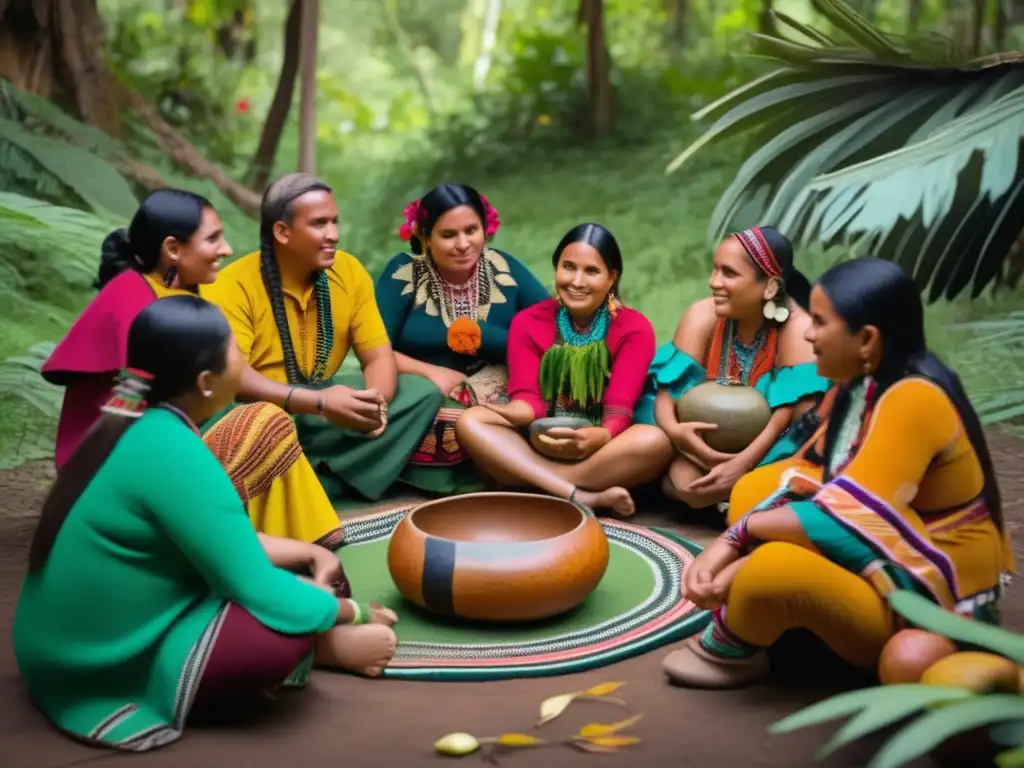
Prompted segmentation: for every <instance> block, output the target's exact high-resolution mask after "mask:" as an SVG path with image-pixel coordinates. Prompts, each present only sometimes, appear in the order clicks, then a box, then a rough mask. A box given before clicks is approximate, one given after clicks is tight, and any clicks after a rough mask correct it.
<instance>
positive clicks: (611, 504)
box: [576, 488, 636, 517]
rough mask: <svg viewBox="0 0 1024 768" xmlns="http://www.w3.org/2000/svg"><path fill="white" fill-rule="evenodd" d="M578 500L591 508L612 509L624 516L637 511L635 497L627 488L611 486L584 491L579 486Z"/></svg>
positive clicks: (577, 491)
mask: <svg viewBox="0 0 1024 768" xmlns="http://www.w3.org/2000/svg"><path fill="white" fill-rule="evenodd" d="M576 501H578V502H579V503H580V504H583V505H585V506H587V507H590V508H591V509H610V510H612V511H613V512H617V513H618V514H620V515H622V516H623V517H629V516H630V515H632V514H633V513H634V512H636V504H634V503H633V497H632V496H630V495H629V491H627V490H626V489H625V488H609V489H608V490H606V491H584V490H583V489H580V488H578V489H577V490H576Z"/></svg>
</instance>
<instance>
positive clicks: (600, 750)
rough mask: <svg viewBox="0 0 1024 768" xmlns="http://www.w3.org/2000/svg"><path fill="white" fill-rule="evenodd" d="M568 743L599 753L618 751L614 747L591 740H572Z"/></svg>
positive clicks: (608, 753) (585, 750)
mask: <svg viewBox="0 0 1024 768" xmlns="http://www.w3.org/2000/svg"><path fill="white" fill-rule="evenodd" d="M570 743H571V744H572V745H573V746H574V747H576V749H582V750H583V751H584V752H597V753H599V754H604V755H610V754H613V753H615V752H618V751H619V750H617V749H616V748H615V747H602V746H600V745H597V744H594V743H593V742H590V741H584V740H577V741H572V742H570Z"/></svg>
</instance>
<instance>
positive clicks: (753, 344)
mask: <svg viewBox="0 0 1024 768" xmlns="http://www.w3.org/2000/svg"><path fill="white" fill-rule="evenodd" d="M708 286H709V287H710V288H711V296H710V297H709V298H706V299H701V300H699V301H697V302H695V303H694V304H692V305H691V306H690V307H689V309H687V310H686V312H685V313H684V314H683V317H682V319H681V320H680V321H679V326H678V327H677V328H676V333H675V337H674V338H673V339H672V341H671V342H669V343H667V344H665V345H664V346H662V347H661V348H660V349H659V350H658V352H657V354H656V355H655V356H654V362H653V363H652V364H651V368H650V371H649V375H648V379H647V384H646V386H645V391H644V396H643V397H642V398H641V401H640V404H639V406H638V407H637V413H636V419H637V421H638V422H641V423H644V424H657V425H658V426H659V427H661V428H662V429H663V430H664V431H665V432H666V433H667V434H668V436H669V437H670V438H671V439H672V443H673V445H674V446H675V448H676V453H677V456H676V458H675V460H674V461H673V462H672V465H671V466H670V467H669V471H668V473H667V474H666V476H665V478H664V479H663V481H662V489H663V491H664V492H665V495H666V496H668V497H669V498H671V499H676V500H678V501H682V502H683V503H685V504H686V505H687V506H689V507H691V508H693V509H701V508H704V507H709V506H712V505H714V504H719V505H720V506H724V502H725V501H726V499H728V498H729V492H730V490H731V489H732V487H733V485H735V483H736V481H737V480H739V478H741V477H742V476H743V475H745V474H746V473H747V472H749V471H750V470H752V469H753V468H754V467H756V466H759V465H761V464H766V463H768V462H772V461H778V460H780V459H783V458H786V457H787V456H790V455H792V454H793V453H794V452H795V451H796V450H797V448H799V447H800V444H801V443H802V441H803V439H804V438H806V436H807V431H808V430H809V429H810V428H811V427H812V426H813V424H812V422H813V417H814V416H815V413H816V412H811V413H808V416H807V418H804V419H801V420H800V421H799V423H798V425H794V420H795V418H796V417H797V416H800V415H802V414H804V413H806V412H808V411H809V410H810V409H811V408H813V407H814V406H815V405H816V404H817V403H818V402H819V401H820V400H821V398H822V396H823V395H824V393H825V391H826V390H827V389H828V381H827V380H826V379H824V378H822V377H821V376H819V375H818V373H817V371H816V370H815V365H814V354H813V350H812V349H811V345H810V344H809V343H807V341H806V340H805V339H804V331H805V330H806V329H807V327H808V325H809V324H810V317H809V316H808V314H807V311H806V308H807V304H808V297H809V294H810V284H809V283H808V281H807V278H805V277H804V276H803V274H801V273H800V272H799V271H798V270H797V269H796V268H794V266H793V246H792V245H791V244H790V242H789V240H787V239H786V237H785V236H783V235H782V234H781V233H779V232H778V231H777V230H775V229H774V228H772V227H752V228H751V229H745V230H743V231H742V232H737V233H735V234H733V235H730V236H729V237H727V238H725V239H724V240H723V241H722V242H721V243H720V244H719V246H718V249H717V250H716V251H715V256H714V265H713V269H712V271H711V277H710V278H709V280H708ZM704 381H717V382H718V383H720V384H724V385H727V386H729V385H742V386H751V387H755V388H756V389H757V390H758V391H759V392H761V394H762V395H764V396H765V399H766V400H767V401H768V405H769V407H770V408H771V409H772V417H771V421H770V422H769V423H768V425H767V426H766V427H765V428H764V430H763V431H762V432H761V434H760V435H758V436H757V437H756V438H754V440H753V441H752V442H751V443H750V445H748V446H747V447H746V448H745V449H743V450H742V451H740V452H739V453H736V454H726V453H721V452H719V451H716V450H714V449H712V448H711V447H710V446H709V445H708V444H707V443H706V442H705V441H704V439H703V438H702V436H701V433H703V432H707V431H709V430H713V429H715V428H716V425H714V424H705V423H680V422H679V419H678V418H677V416H676V411H675V402H676V401H677V400H678V399H679V398H680V397H682V396H683V395H684V394H685V393H686V392H687V391H689V390H690V389H691V388H693V387H695V386H696V385H697V384H700V383H701V382H704ZM791 426H792V428H791Z"/></svg>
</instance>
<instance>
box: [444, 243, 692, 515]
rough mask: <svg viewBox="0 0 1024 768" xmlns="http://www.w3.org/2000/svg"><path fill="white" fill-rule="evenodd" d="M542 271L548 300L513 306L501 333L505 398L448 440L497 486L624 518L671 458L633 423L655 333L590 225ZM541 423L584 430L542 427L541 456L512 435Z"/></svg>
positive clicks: (659, 436)
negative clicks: (563, 422) (564, 421)
mask: <svg viewBox="0 0 1024 768" xmlns="http://www.w3.org/2000/svg"><path fill="white" fill-rule="evenodd" d="M551 264H552V266H553V267H554V268H555V290H556V295H557V298H553V299H547V300H546V301H542V302H540V303H539V304H536V305H534V306H532V307H530V308H529V309H526V310H523V311H522V312H520V313H519V314H518V315H516V317H515V319H514V320H513V321H512V327H511V328H510V330H509V334H508V369H509V387H508V394H509V398H510V402H508V403H504V404H485V405H482V406H477V407H474V408H470V409H469V410H467V411H466V412H465V413H463V414H462V416H460V417H459V420H458V422H457V423H456V425H455V427H456V434H457V435H458V438H459V442H460V444H461V445H463V446H465V448H466V450H467V451H468V453H469V455H470V457H471V458H472V459H473V460H474V461H475V462H476V463H477V464H478V465H479V466H480V467H481V469H483V471H484V472H486V473H487V474H488V475H490V476H492V477H494V478H496V479H497V480H499V481H500V482H503V483H507V484H526V485H530V486H533V487H535V488H540V489H541V490H544V491H547V492H548V493H551V494H553V495H555V496H561V497H563V498H568V499H570V500H573V501H578V502H579V503H581V504H584V505H586V506H588V507H592V508H594V509H612V510H614V511H615V512H618V513H619V514H620V515H631V514H633V512H634V511H635V506H634V502H633V498H632V496H631V495H630V493H629V490H628V489H629V488H634V487H636V486H639V485H643V484H644V483H648V482H650V481H651V480H654V479H655V478H658V477H660V476H661V475H662V473H664V471H665V469H666V468H667V467H668V464H669V461H670V460H671V458H672V453H673V451H672V445H671V442H670V441H669V439H668V438H667V437H666V435H665V433H664V432H662V431H661V430H660V429H658V428H657V427H653V426H649V425H642V424H634V423H633V409H634V407H635V406H636V402H637V399H638V398H639V397H640V393H641V391H642V389H643V383H644V376H645V374H646V371H647V367H648V366H649V365H650V363H651V359H652V358H653V357H654V348H655V341H654V329H653V328H652V327H651V323H650V321H649V320H648V319H647V318H646V317H644V316H643V315H642V314H640V313H639V312H637V311H636V310H635V309H631V308H629V307H627V306H625V305H624V304H623V303H622V299H621V297H620V293H619V283H620V281H621V276H622V253H621V251H620V250H619V245H618V243H617V242H616V240H615V238H614V237H613V236H612V233H611V232H609V231H608V230H607V229H605V228H604V227H602V226H601V225H600V224H580V225H578V226H576V227H573V229H571V230H570V231H569V232H568V233H567V234H566V235H565V237H563V238H562V241H561V242H560V243H559V244H558V247H557V248H555V252H554V254H553V255H552V258H551ZM548 416H576V417H582V418H584V419H586V420H587V421H589V422H590V423H591V426H584V427H582V428H575V429H573V428H565V427H556V428H553V429H549V430H547V431H546V433H545V434H544V435H542V436H541V437H542V438H543V441H542V443H543V446H544V447H543V450H544V455H541V453H539V452H538V451H537V450H535V449H534V447H533V446H531V444H530V442H529V441H528V440H527V439H526V438H525V437H524V436H523V434H522V430H523V429H525V428H527V427H529V425H530V424H531V423H533V422H534V421H535V420H537V419H541V418H545V417H548Z"/></svg>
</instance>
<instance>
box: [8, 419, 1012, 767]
mask: <svg viewBox="0 0 1024 768" xmlns="http://www.w3.org/2000/svg"><path fill="white" fill-rule="evenodd" d="M990 441H991V448H992V451H993V455H994V457H995V460H996V465H997V468H998V471H999V476H1000V478H1001V482H1002V489H1003V498H1004V504H1005V507H1006V514H1007V520H1008V521H1009V526H1010V528H1011V530H1012V531H1013V532H1014V533H1015V539H1016V542H1015V546H1016V548H1017V557H1018V559H1020V558H1021V557H1022V550H1024V547H1022V545H1024V535H1022V534H1021V528H1022V527H1024V442H1021V441H1018V440H1015V439H1012V438H1009V437H1006V436H1003V435H1000V434H996V433H992V434H990ZM51 477H52V468H51V467H50V466H49V465H48V464H45V463H34V464H30V465H27V466H25V467H22V468H21V469H19V470H16V471H11V472H3V473H0V500H2V501H0V504H2V508H0V633H2V635H3V638H4V639H3V641H2V642H0V766H4V768H64V767H66V766H78V765H82V764H86V763H88V764H90V765H92V764H99V765H108V764H111V765H113V764H114V762H115V761H124V760H131V761H132V765H137V766H140V768H143V767H145V768H157V767H158V766H166V767H167V768H172V767H174V768H178V767H180V766H190V768H206V767H209V768H221V767H224V766H227V765H228V764H229V763H233V764H234V763H237V764H239V765H246V766H249V767H250V768H255V767H256V766H295V767H296V768H300V767H301V768H319V767H320V766H323V767H324V768H327V767H328V766H330V768H335V766H345V767H346V768H355V767H357V766H368V767H369V766H381V767H382V768H383V767H388V768H390V767H393V766H403V768H404V767H410V768H411V767H412V766H420V765H437V764H440V763H442V761H444V760H446V759H448V760H450V758H443V757H440V756H438V755H436V754H434V753H433V751H432V747H431V745H432V744H433V742H434V741H435V740H436V739H437V738H438V737H440V736H442V735H444V734H447V733H451V732H454V731H467V732H469V733H472V734H475V735H477V736H481V737H482V736H493V735H497V734H499V733H506V732H516V731H529V730H530V729H531V728H532V726H533V723H534V722H535V721H536V720H537V717H538V714H537V713H538V707H539V705H540V703H541V701H542V700H543V699H545V698H547V697H549V696H553V695H556V694H559V693H567V692H570V691H576V690H580V689H582V688H584V687H587V686H589V685H594V684H596V683H600V682H605V681H610V680H617V681H625V682H626V683H627V685H626V686H625V687H624V688H623V689H622V691H621V693H622V696H623V698H624V699H626V701H627V702H628V703H629V705H630V707H631V708H632V710H633V711H634V712H637V713H643V714H644V718H643V719H642V720H641V721H640V723H639V724H638V725H637V726H636V727H635V729H634V732H635V733H636V735H638V736H640V737H641V738H642V739H643V742H642V743H641V744H639V745H637V746H633V747H629V748H627V749H625V750H623V751H622V752H621V753H619V754H617V755H592V754H583V753H579V752H576V751H574V750H571V749H569V748H566V747H561V746H551V747H546V748H543V749H542V750H541V751H535V752H533V755H532V757H528V756H527V755H525V754H512V755H509V756H507V757H503V758H502V759H501V763H502V764H503V765H506V766H515V765H519V766H524V765H526V761H528V760H536V761H537V764H540V765H544V766H550V767H551V768H561V767H562V766H566V767H567V768H568V767H570V766H590V765H621V766H625V765H627V764H630V763H632V762H634V761H636V762H640V763H642V764H644V765H646V766H649V768H655V767H656V766H673V767H674V768H675V767H678V766H694V767H700V768H705V767H706V768H714V767H715V766H733V765H735V766H809V765H813V764H814V762H813V756H814V752H815V750H816V749H817V747H819V746H820V745H821V744H823V743H824V741H825V740H827V737H828V734H829V733H831V732H832V731H833V730H834V728H835V727H836V726H835V725H828V726H823V727H821V728H815V729H810V730H807V731H804V732H799V733H796V734H792V735H789V736H785V737H772V736H769V735H768V734H767V733H766V732H765V728H766V726H768V725H769V724H770V723H772V722H774V721H776V720H778V719H780V718H781V717H784V716H785V715H788V714H790V713H791V712H794V711H796V710H797V709H799V708H800V707H802V706H805V705H806V704H809V703H811V702H813V701H816V700H819V699H821V698H824V697H826V696H828V695H831V694H832V693H836V692H838V691H842V690H846V689H849V688H851V687H854V686H856V685H858V684H861V683H863V682H864V680H863V679H862V678H860V677H858V676H857V675H856V674H854V673H851V672H850V671H848V670H845V669H843V668H842V667H840V666H839V665H838V664H836V663H834V662H832V661H831V660H830V659H829V658H828V657H827V656H825V655H824V654H823V652H821V651H820V650H818V649H816V648H815V647H814V646H813V645H810V644H806V643H797V642H790V643H788V649H784V652H782V653H780V654H779V656H778V657H777V658H776V664H775V672H774V674H773V676H772V679H771V680H770V681H768V682H766V683H765V684H763V685H759V686H756V687H754V688H750V689H747V690H741V691H727V692H716V691H713V692H704V691H688V690H681V689H677V688H673V687H670V686H669V685H667V684H666V683H665V680H664V678H663V676H662V673H661V667H660V664H661V659H662V656H663V655H664V654H665V652H666V650H667V649H664V650H659V651H655V652H652V653H649V654H647V655H645V656H641V657H637V658H634V659H631V660H628V661H625V662H622V663H620V664H616V665H614V666H611V667H605V668H602V669H598V670H593V671H591V672H585V673H581V674H578V675H572V676H566V677H554V678H541V679H537V680H509V681H501V682H491V683H418V682H402V681H390V680H376V681H370V680H361V679H356V678H353V677H348V676H344V675H339V674H332V673H328V672H317V673H315V674H314V676H313V681H312V683H311V685H310V687H309V688H308V689H306V690H305V691H303V692H300V693H293V694H289V695H286V696H284V697H283V698H282V699H281V700H279V701H277V702H274V703H272V704H268V705H267V711H265V712H261V713H259V714H258V715H256V716H254V717H253V718H250V719H249V720H248V721H246V722H241V723H230V722H228V723H224V724H221V725H219V726H217V727H212V728H211V727H204V728H190V729H189V730H188V731H187V732H186V734H185V736H184V738H183V739H181V740H180V741H179V742H178V743H176V744H173V745H171V746H169V747H166V748H164V749H163V750H160V751H158V752H155V753H151V754H148V755H139V756H129V755H120V754H117V753H113V752H108V751H105V750H97V749H92V748H89V747H85V746H81V745H79V744H77V743H74V742H72V741H70V740H68V739H66V738H64V737H63V736H60V735H58V734H57V733H55V732H54V731H53V730H52V729H51V727H50V726H49V725H48V723H47V722H46V721H45V720H44V719H43V717H42V716H41V715H40V714H39V713H38V712H36V711H35V710H34V709H33V707H32V705H31V704H30V703H29V701H28V699H27V697H26V695H25V692H24V689H23V688H22V685H21V682H20V680H19V678H18V673H17V669H16V667H15V664H14V657H13V653H12V650H11V643H10V627H11V619H12V615H13V612H14V607H15V603H16V601H17V596H18V587H19V583H20V578H21V572H22V568H23V564H24V562H25V558H26V554H27V548H28V541H29V537H30V535H31V532H32V527H33V524H34V515H35V513H36V511H37V509H38V505H39V502H40V499H41V496H42V494H43V492H44V491H45V488H46V486H47V484H48V482H49V480H50V479H51ZM636 522H638V523H639V524H641V525H661V526H665V527H673V528H676V529H682V530H683V532H684V534H685V535H688V536H690V537H691V538H694V539H697V540H702V539H703V540H707V538H708V536H709V531H708V530H707V529H704V528H694V527H692V526H680V525H677V524H675V523H673V522H672V521H671V519H670V518H669V517H668V515H667V514H666V513H665V512H664V511H659V510H658V509H656V508H653V507H652V508H647V509H643V508H642V511H641V512H640V513H639V514H638V515H637V520H636ZM712 535H713V533H712ZM70 586H71V588H73V585H70ZM1005 603H1006V604H1005V606H1004V616H1005V625H1006V626H1008V627H1010V628H1012V629H1016V630H1018V631H1021V630H1024V590H1021V588H1020V587H1019V585H1017V584H1014V585H1012V586H1011V588H1010V593H1009V596H1008V598H1007V600H1006V601H1005ZM620 714H621V711H620V710H618V709H616V708H613V707H611V706H608V705H602V704H597V703H590V702H580V703H577V704H574V705H572V707H570V709H569V711H568V712H567V713H566V714H565V715H563V716H562V717H561V718H560V719H558V720H556V721H555V722H554V723H551V724H550V725H548V726H546V727H545V728H544V729H543V730H542V731H539V732H537V733H538V735H542V736H543V737H544V738H547V739H552V740H557V739H560V738H565V737H567V736H570V735H571V734H572V733H574V732H575V730H574V729H575V728H578V727H579V726H581V725H583V724H584V723H587V722H595V721H596V722H611V721H612V720H614V719H617V716H619V715H620ZM876 746H877V744H873V743H870V742H865V743H861V744H857V745H853V746H852V747H850V748H848V749H846V750H844V751H843V752H840V753H839V754H838V755H837V756H835V757H834V758H833V759H831V760H830V761H828V762H826V763H824V764H825V765H832V766H862V765H865V764H866V763H867V762H868V760H869V759H870V757H869V756H870V754H871V751H872V749H873V748H874V747H876ZM531 751H532V750H531ZM464 760H465V761H472V762H473V764H479V763H478V762H477V761H478V760H479V757H477V756H472V757H468V758H464ZM118 764H120V763H118ZM921 764H922V765H924V764H927V763H921Z"/></svg>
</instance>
